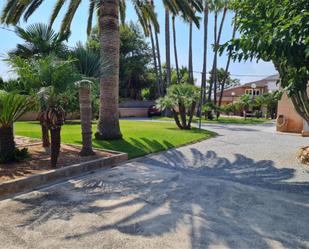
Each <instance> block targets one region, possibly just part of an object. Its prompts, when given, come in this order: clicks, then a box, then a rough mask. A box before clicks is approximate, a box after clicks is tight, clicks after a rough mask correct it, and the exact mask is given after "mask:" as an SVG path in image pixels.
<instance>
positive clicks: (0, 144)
mask: <svg viewBox="0 0 309 249" xmlns="http://www.w3.org/2000/svg"><path fill="white" fill-rule="evenodd" d="M14 151H15V142H14V132H13V126H9V127H1V128H0V155H1V156H4V157H6V156H9V155H13V154H14Z"/></svg>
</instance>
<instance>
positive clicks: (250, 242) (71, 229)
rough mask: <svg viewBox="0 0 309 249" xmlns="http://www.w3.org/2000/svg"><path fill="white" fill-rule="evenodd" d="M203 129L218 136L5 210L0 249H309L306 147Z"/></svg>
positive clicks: (255, 133)
mask: <svg viewBox="0 0 309 249" xmlns="http://www.w3.org/2000/svg"><path fill="white" fill-rule="evenodd" d="M204 128H206V129H209V130H212V131H215V132H217V133H218V134H219V135H218V136H217V137H216V138H213V139H210V140H207V141H204V142H200V143H197V144H193V145H189V146H185V147H182V148H179V149H173V150H169V151H167V152H163V153H158V154H155V155H150V156H147V157H143V158H140V159H137V160H134V161H130V162H128V163H126V164H123V165H120V166H118V167H116V168H112V169H105V170H100V171H97V172H95V173H94V174H91V175H86V176H83V177H80V178H74V179H71V180H70V181H67V182H64V183H60V184H57V185H53V186H51V187H49V188H45V189H41V190H39V191H35V192H31V193H28V194H24V195H19V196H16V197H14V198H12V199H10V200H3V201H0V214H1V216H0V219H1V223H0V248H6V249H7V248H57V249H58V248H75V249H76V248H137V249H139V248H147V249H148V248H160V249H163V248H175V249H176V248H177V249H181V248H219V249H224V248H237V249H238V248H245V249H249V248H309V236H308V234H309V168H306V167H304V166H301V165H299V164H298V163H297V162H296V160H295V153H296V151H297V149H298V148H299V147H300V146H303V145H308V144H309V139H308V138H302V137H300V136H295V135H286V134H277V133H275V132H274V126H273V124H265V125H251V126H249V125H204ZM154 139H155V138H153V141H151V139H149V141H150V142H155V141H154Z"/></svg>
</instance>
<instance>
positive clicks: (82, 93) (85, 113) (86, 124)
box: [79, 83, 94, 156]
mask: <svg viewBox="0 0 309 249" xmlns="http://www.w3.org/2000/svg"><path fill="white" fill-rule="evenodd" d="M79 105H80V120H81V127H82V145H83V147H82V150H81V151H80V153H79V154H80V155H81V156H90V155H93V154H94V152H93V150H92V126H91V120H92V108H91V88H90V84H89V83H81V85H80V86H79Z"/></svg>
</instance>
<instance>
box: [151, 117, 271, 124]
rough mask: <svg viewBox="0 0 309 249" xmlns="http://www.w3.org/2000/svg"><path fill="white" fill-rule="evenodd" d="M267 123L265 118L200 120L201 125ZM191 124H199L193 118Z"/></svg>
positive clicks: (167, 119) (195, 118)
mask: <svg viewBox="0 0 309 249" xmlns="http://www.w3.org/2000/svg"><path fill="white" fill-rule="evenodd" d="M152 119H154V120H164V121H173V120H174V119H173V118H169V117H153V118H152ZM266 121H267V119H265V118H247V119H244V118H242V117H239V118H234V117H219V119H218V120H216V119H215V120H205V118H204V117H203V118H202V123H209V124H263V123H265V122H266ZM192 122H194V123H197V122H199V118H198V117H194V118H193V120H192Z"/></svg>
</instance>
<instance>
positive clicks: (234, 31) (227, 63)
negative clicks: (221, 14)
mask: <svg viewBox="0 0 309 249" xmlns="http://www.w3.org/2000/svg"><path fill="white" fill-rule="evenodd" d="M236 18H237V10H236V12H235V17H234V27H233V34H232V40H233V39H234V38H235V36H236V30H237V23H236ZM231 58H232V52H231V51H230V52H229V55H228V58H227V62H226V66H225V74H224V78H223V80H222V85H221V92H220V98H219V106H221V104H222V98H223V92H224V87H225V83H226V79H227V76H228V72H229V67H230V63H231Z"/></svg>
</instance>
